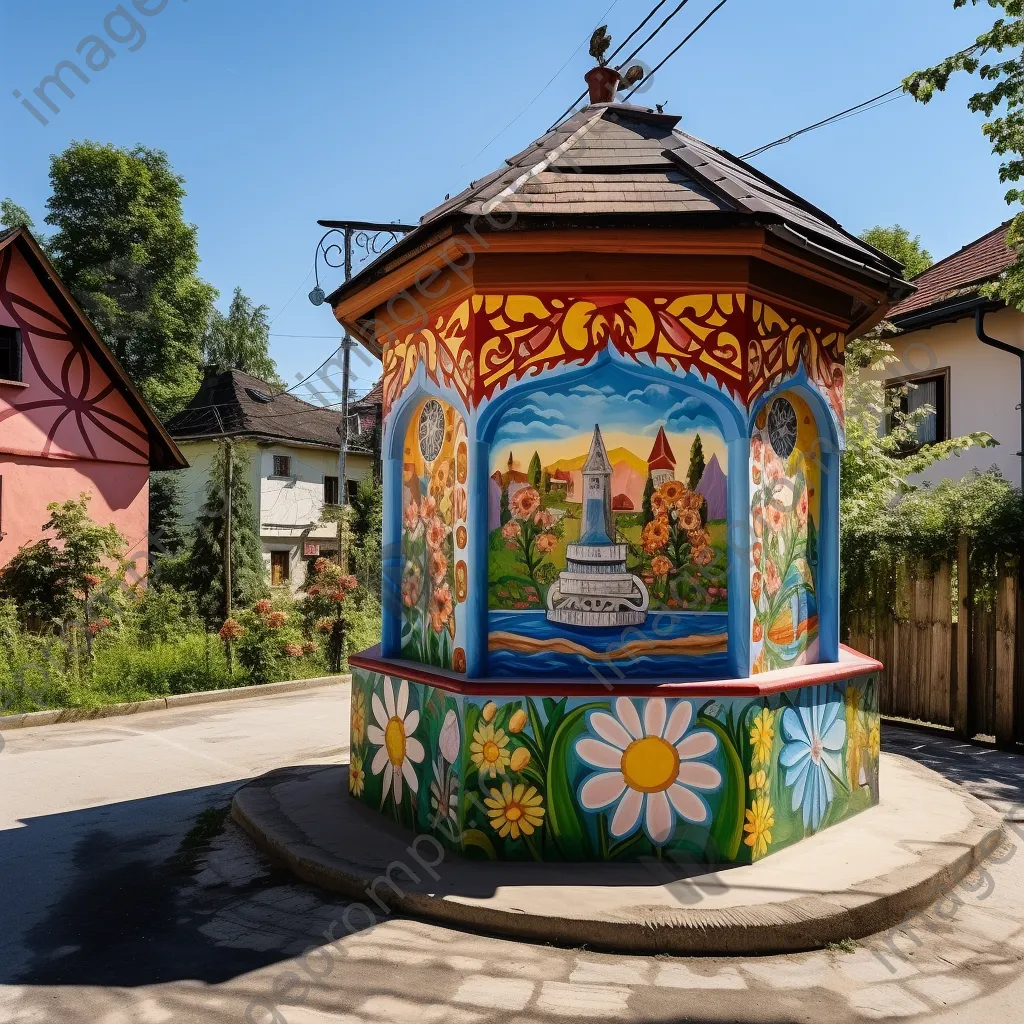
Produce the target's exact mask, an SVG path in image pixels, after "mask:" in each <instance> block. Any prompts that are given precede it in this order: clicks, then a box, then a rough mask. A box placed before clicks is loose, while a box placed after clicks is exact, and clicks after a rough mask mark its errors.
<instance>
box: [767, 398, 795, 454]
mask: <svg viewBox="0 0 1024 1024" xmlns="http://www.w3.org/2000/svg"><path fill="white" fill-rule="evenodd" d="M768 440H769V441H770V442H771V446H772V448H773V449H774V451H775V454H776V455H778V457H779V458H780V459H788V458H789V456H790V455H791V454H792V452H793V449H794V448H795V447H796V409H794V408H793V406H792V405H791V404H790V402H789V401H788V400H787V399H785V398H776V399H775V401H774V402H773V403H772V407H771V410H770V411H769V413H768Z"/></svg>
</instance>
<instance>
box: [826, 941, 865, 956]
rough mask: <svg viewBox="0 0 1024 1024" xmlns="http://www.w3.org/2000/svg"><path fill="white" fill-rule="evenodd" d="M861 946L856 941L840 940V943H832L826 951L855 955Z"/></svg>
mask: <svg viewBox="0 0 1024 1024" xmlns="http://www.w3.org/2000/svg"><path fill="white" fill-rule="evenodd" d="M859 945H860V943H858V942H856V941H855V940H854V939H840V940H839V941H838V942H830V943H829V944H828V945H827V946H826V947H825V949H827V950H828V951H829V952H830V953H853V952H855V951H856V949H857V947H858V946H859Z"/></svg>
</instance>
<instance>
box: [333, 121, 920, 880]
mask: <svg viewBox="0 0 1024 1024" xmlns="http://www.w3.org/2000/svg"><path fill="white" fill-rule="evenodd" d="M908 287H909V286H908V285H906V283H905V282H904V281H903V280H902V275H901V268H900V266H899V265H898V264H897V263H895V262H893V261H891V260H890V259H888V258H887V257H886V256H884V255H883V254H881V253H879V252H877V251H876V250H874V249H873V248H871V247H870V246H867V245H865V244H864V243H863V242H861V241H859V240H858V239H856V238H855V237H853V236H851V235H849V234H847V233H846V232H845V231H843V229H842V228H841V227H840V226H839V225H838V224H837V223H836V222H835V221H834V220H832V219H831V218H829V217H828V216H827V215H825V214H824V213H822V211H820V210H818V209H816V208H815V207H813V206H811V205H810V204H809V203H807V202H805V201H804V200H802V199H800V198H799V197H797V196H795V195H794V194H793V193H791V192H789V191H787V190H786V189H785V188H783V187H782V186H781V185H779V184H777V183H776V182H773V181H771V180H769V179H767V178H765V177H764V176H763V175H761V174H759V173H758V172H757V171H756V170H754V169H753V168H752V167H750V166H748V165H746V164H744V163H743V162H742V161H740V160H738V159H736V158H735V157H732V156H730V155H729V154H727V153H724V152H723V151H721V150H718V149H715V148H713V147H711V146H709V145H707V144H706V143H704V142H701V141H700V140H698V139H696V138H694V137H692V136H690V135H688V134H686V133H685V132H683V131H682V130H681V129H680V128H679V119H678V118H677V117H673V116H669V115H666V114H660V113H654V112H652V111H650V110H647V109H645V108H642V107H637V106H628V105H625V104H612V103H597V104H592V105H591V106H589V107H587V108H586V109H584V110H582V111H580V112H579V113H577V114H575V115H573V116H572V117H571V118H570V119H569V120H568V121H566V122H565V123H564V124H562V125H561V126H560V127H558V128H557V129H556V130H554V131H552V132H550V133H549V134H548V135H545V136H544V137H543V138H541V139H540V140H538V141H537V142H536V143H534V144H533V145H531V146H530V147H528V148H527V149H526V150H524V151H523V152H522V153H520V154H518V155H517V156H515V157H512V158H511V159H510V160H509V161H508V162H507V163H506V165H505V166H503V167H501V168H500V169H499V170H497V171H495V172H494V173H493V174H491V175H489V176H487V177H486V178H483V179H481V180H480V181H478V182H475V183H473V184H472V185H471V186H470V187H469V188H468V189H467V190H466V191H464V192H463V193H461V194H460V195H457V196H455V197H454V198H452V199H451V200H449V201H446V202H445V203H444V204H443V205H442V206H440V207H438V208H437V209H435V210H432V211H431V212H430V213H428V214H427V215H426V216H425V217H424V218H423V219H422V223H421V226H420V227H419V228H418V229H417V230H415V231H414V232H412V233H411V234H409V235H408V236H406V237H405V238H404V239H403V240H402V241H400V242H399V243H398V244H397V245H396V246H395V247H393V248H392V249H390V250H389V251H388V252H387V253H385V254H384V255H383V256H381V257H380V258H378V259H377V260H376V261H375V262H373V263H371V264H369V265H368V266H367V267H366V268H365V269H363V270H362V271H361V272H360V273H359V274H358V275H356V276H355V277H354V278H353V279H352V280H351V281H350V282H349V283H348V284H346V285H345V286H343V287H342V288H340V289H339V290H338V291H336V292H335V293H334V294H333V295H332V296H331V302H332V305H333V308H334V311H335V315H336V316H337V318H338V320H339V321H340V322H341V323H342V324H343V325H345V327H346V328H347V329H348V330H350V331H351V332H353V333H355V334H356V335H358V336H359V337H360V338H361V339H362V340H363V341H364V343H365V344H366V345H367V346H368V347H369V348H370V349H371V350H372V351H373V352H374V353H376V354H379V355H380V356H381V358H382V361H383V372H384V385H383V386H384V410H385V427H384V439H383V444H384V503H385V504H384V561H385V570H384V609H383V612H384V622H383V636H382V642H381V644H380V646H379V647H375V648H373V649H372V650H370V651H366V652H364V653H362V654H360V655H357V656H353V657H352V658H351V659H350V661H351V664H352V666H353V692H352V746H351V749H352V759H351V767H350V775H349V778H350V789H351V792H352V795H353V796H354V797H355V798H357V799H359V800H362V801H364V802H365V803H367V804H368V805H370V806H371V807H373V808H374V809H375V810H379V811H380V812H381V813H383V814H385V815H387V816H388V817H390V818H392V819H393V820H395V821H397V822H398V823H400V824H401V825H403V826H406V827H408V828H409V829H413V830H416V831H417V832H421V833H424V832H428V833H430V834H432V835H434V836H435V837H436V838H437V839H438V840H439V841H441V842H442V843H444V844H445V845H446V846H448V847H450V848H452V849H456V850H458V851H460V852H462V853H463V854H465V855H466V856H477V857H490V858H495V859H510V860H511V859H527V860H529V859H537V860H545V861H548V860H563V861H580V860H618V859H637V858H642V857H651V856H656V857H663V856H670V857H672V858H674V859H676V860H683V861H691V860H692V861H694V862H698V863H743V862H749V861H750V860H752V859H757V858H759V857H762V856H765V855H766V854H768V853H770V852H772V851H774V850H776V849H779V848H781V847H783V846H786V845H789V844H791V843H793V842H796V841H798V840H800V839H802V838H804V837H805V836H807V835H810V834H812V833H814V832H816V831H818V830H820V829H822V828H824V827H826V826H828V825H831V824H833V823H835V822H837V821H840V820H842V819H844V818H846V817H848V816H850V815H852V814H854V813H856V812H858V811H860V810H863V809H865V808H868V807H870V806H872V805H873V804H874V803H876V802H877V800H878V794H879V780H878V751H879V718H878V690H877V686H878V676H877V670H878V668H879V667H880V666H879V665H878V664H877V663H876V662H874V661H872V660H871V659H869V658H866V657H864V656H863V655H860V654H857V653H856V652H853V651H850V650H848V649H846V648H842V647H841V646H840V643H839V608H838V572H839V565H838V518H839V511H838V510H839V468H838V467H839V453H840V450H841V449H842V446H843V443H844V441H843V439H844V407H843V378H844V344H845V339H846V337H847V336H848V334H849V333H850V332H853V331H863V330H865V329H867V328H868V327H870V326H871V325H872V324H873V323H875V322H877V321H878V320H879V319H880V318H881V317H882V315H883V314H884V313H885V311H886V309H887V308H888V306H889V305H890V304H891V303H892V302H893V301H895V300H896V299H898V298H899V297H900V296H901V295H903V294H905V293H906V291H907V290H908Z"/></svg>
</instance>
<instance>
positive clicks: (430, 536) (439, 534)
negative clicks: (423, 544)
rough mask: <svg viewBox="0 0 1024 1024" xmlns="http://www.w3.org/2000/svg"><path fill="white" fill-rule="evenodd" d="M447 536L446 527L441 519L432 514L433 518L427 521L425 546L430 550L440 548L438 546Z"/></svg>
mask: <svg viewBox="0 0 1024 1024" xmlns="http://www.w3.org/2000/svg"><path fill="white" fill-rule="evenodd" d="M447 536H448V527H447V526H446V525H445V523H444V521H443V520H442V519H439V518H438V517H437V516H434V518H433V519H431V520H430V522H429V523H427V547H428V548H430V550H431V551H438V550H440V547H441V545H442V544H443V543H444V539H445V537H447Z"/></svg>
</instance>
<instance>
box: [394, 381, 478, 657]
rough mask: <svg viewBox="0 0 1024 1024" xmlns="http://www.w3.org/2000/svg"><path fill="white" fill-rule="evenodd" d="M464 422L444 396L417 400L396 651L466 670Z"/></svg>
mask: <svg viewBox="0 0 1024 1024" xmlns="http://www.w3.org/2000/svg"><path fill="white" fill-rule="evenodd" d="M468 464H469V456H468V443H467V438H466V425H465V422H464V421H463V419H462V417H461V416H460V415H459V413H458V412H457V411H456V410H455V409H453V408H452V407H451V406H450V405H448V404H447V403H445V402H441V401H438V400H437V399H434V398H430V399H427V400H426V401H424V402H422V403H421V404H420V406H419V407H418V408H417V410H416V412H415V413H414V415H413V417H412V419H411V420H410V423H409V426H408V428H407V430H406V436H405V446H404V459H403V465H402V648H401V649H402V657H403V658H407V659H409V660H410V661H417V662H420V663H421V664H425V665H434V666H437V667H439V668H450V669H454V670H455V671H463V672H464V671H465V668H466V655H465V650H464V648H463V647H461V646H459V642H458V628H457V624H458V620H459V618H460V617H461V616H460V614H459V606H460V605H462V604H464V603H465V601H466V596H467V587H468V581H467V570H466V561H465V548H466V546H467V542H468V536H467V529H468V527H467V517H468V515H469V504H468V496H467V492H466V483H467V477H468Z"/></svg>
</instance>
